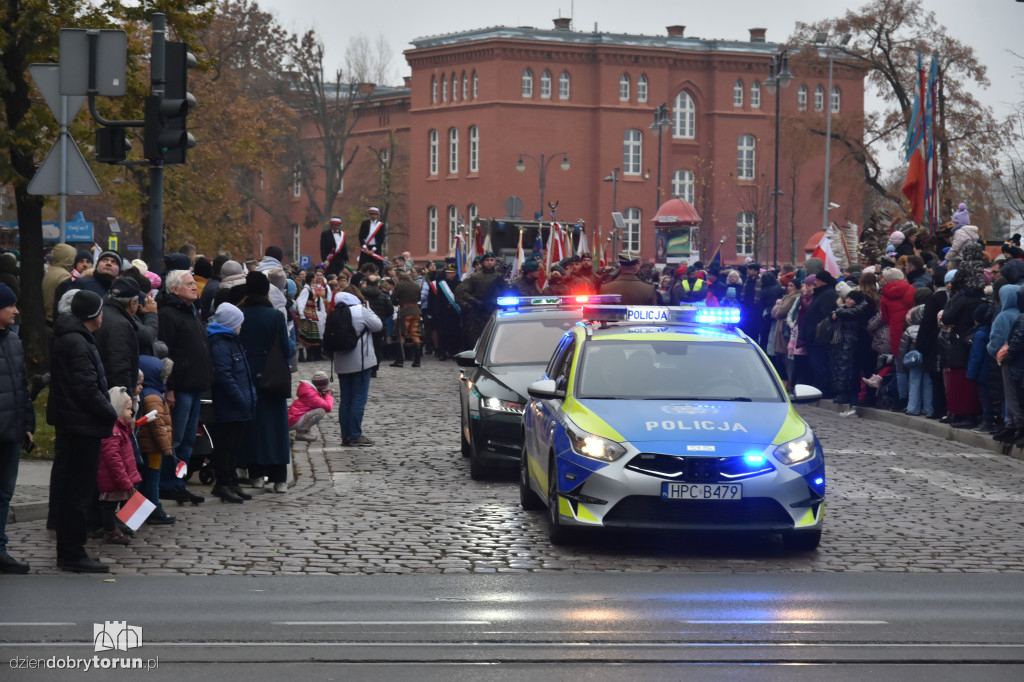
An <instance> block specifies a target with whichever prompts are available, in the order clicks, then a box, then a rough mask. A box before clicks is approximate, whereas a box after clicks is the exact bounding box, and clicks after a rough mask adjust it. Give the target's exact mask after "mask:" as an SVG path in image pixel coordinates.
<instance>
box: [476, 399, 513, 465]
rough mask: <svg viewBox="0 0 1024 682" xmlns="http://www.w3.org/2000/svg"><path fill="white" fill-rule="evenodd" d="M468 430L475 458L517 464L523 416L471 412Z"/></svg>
mask: <svg viewBox="0 0 1024 682" xmlns="http://www.w3.org/2000/svg"><path fill="white" fill-rule="evenodd" d="M469 430H470V433H471V434H472V442H473V447H474V449H475V450H476V456H477V457H480V458H482V459H485V460H489V461H501V462H516V463H518V462H519V457H520V451H521V449H522V446H523V416H522V415H520V414H509V413H502V412H496V413H491V412H486V411H484V412H482V413H481V412H471V413H470V419H469Z"/></svg>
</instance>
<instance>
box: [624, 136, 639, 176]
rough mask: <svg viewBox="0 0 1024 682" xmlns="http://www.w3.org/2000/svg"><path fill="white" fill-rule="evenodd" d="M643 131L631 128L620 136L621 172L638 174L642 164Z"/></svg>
mask: <svg viewBox="0 0 1024 682" xmlns="http://www.w3.org/2000/svg"><path fill="white" fill-rule="evenodd" d="M643 143H644V134H643V131H641V130H638V129H636V128H631V129H629V130H627V131H626V132H625V134H623V136H622V172H623V173H625V174H626V175H640V167H641V166H642V164H643Z"/></svg>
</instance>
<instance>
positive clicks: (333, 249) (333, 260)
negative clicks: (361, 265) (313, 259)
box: [320, 218, 348, 277]
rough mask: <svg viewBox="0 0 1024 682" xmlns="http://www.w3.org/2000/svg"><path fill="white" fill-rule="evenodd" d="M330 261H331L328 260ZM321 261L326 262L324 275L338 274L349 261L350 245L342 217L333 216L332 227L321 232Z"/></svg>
mask: <svg viewBox="0 0 1024 682" xmlns="http://www.w3.org/2000/svg"><path fill="white" fill-rule="evenodd" d="M328 261H329V262H328ZM320 262H321V263H324V276H325V277H326V276H327V275H337V274H340V273H341V271H342V270H343V269H344V268H345V265H346V264H347V263H348V246H346V244H345V231H344V230H342V229H341V218H331V229H329V230H324V231H323V232H321V233H320Z"/></svg>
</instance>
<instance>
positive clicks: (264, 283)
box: [245, 270, 270, 296]
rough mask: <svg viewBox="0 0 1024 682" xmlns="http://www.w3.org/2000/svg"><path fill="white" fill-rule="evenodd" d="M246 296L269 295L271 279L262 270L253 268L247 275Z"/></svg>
mask: <svg viewBox="0 0 1024 682" xmlns="http://www.w3.org/2000/svg"><path fill="white" fill-rule="evenodd" d="M245 294H246V296H269V295H270V280H269V279H267V276H266V275H264V274H263V273H262V272H256V271H255V270H253V271H252V272H250V273H249V274H248V275H246V276H245Z"/></svg>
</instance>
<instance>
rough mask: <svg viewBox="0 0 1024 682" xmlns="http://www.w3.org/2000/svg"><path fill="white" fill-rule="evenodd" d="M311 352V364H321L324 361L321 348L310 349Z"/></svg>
mask: <svg viewBox="0 0 1024 682" xmlns="http://www.w3.org/2000/svg"><path fill="white" fill-rule="evenodd" d="M309 352H310V356H311V357H310V358H309V359H310V361H311V362H319V361H320V360H323V359H324V357H323V355H322V354H321V353H320V346H315V347H313V348H310V349H309Z"/></svg>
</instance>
